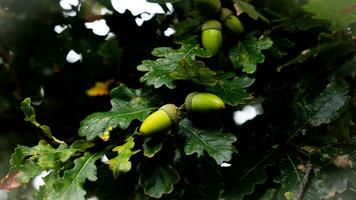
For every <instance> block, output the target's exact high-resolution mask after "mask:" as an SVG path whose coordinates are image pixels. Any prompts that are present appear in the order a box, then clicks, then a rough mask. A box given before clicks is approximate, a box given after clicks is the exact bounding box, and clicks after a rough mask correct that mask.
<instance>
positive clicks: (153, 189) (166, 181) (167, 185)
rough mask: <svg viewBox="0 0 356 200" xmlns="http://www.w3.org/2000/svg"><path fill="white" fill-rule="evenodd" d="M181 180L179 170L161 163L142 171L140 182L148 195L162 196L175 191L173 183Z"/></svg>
mask: <svg viewBox="0 0 356 200" xmlns="http://www.w3.org/2000/svg"><path fill="white" fill-rule="evenodd" d="M178 180H179V174H178V172H177V171H176V170H175V169H173V168H172V167H171V166H164V165H159V166H157V167H155V168H153V169H147V170H144V171H142V173H141V176H140V183H141V185H142V187H143V189H144V192H145V194H146V195H148V196H150V197H154V198H161V197H162V195H163V194H169V193H171V192H172V191H173V185H174V184H175V183H177V182H178Z"/></svg>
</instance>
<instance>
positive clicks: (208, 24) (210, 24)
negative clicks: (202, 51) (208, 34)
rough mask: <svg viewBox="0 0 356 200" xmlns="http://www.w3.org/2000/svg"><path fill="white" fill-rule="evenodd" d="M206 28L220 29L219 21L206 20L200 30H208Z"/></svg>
mask: <svg viewBox="0 0 356 200" xmlns="http://www.w3.org/2000/svg"><path fill="white" fill-rule="evenodd" d="M208 29H217V30H221V29H222V28H221V23H220V22H219V21H217V20H208V21H206V22H205V23H204V24H203V27H202V29H201V30H202V31H205V30H208Z"/></svg>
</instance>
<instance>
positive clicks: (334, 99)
mask: <svg viewBox="0 0 356 200" xmlns="http://www.w3.org/2000/svg"><path fill="white" fill-rule="evenodd" d="M348 92H349V89H348V85H347V83H345V82H343V81H333V82H331V83H329V84H328V85H327V86H326V88H325V89H324V91H323V92H322V93H321V94H320V95H319V96H318V97H317V98H315V99H314V100H313V101H312V102H311V103H310V105H309V107H310V109H311V110H312V113H314V114H313V116H312V117H311V119H310V120H311V121H310V123H311V124H312V125H313V126H319V125H321V124H327V123H330V122H331V121H333V120H334V119H336V118H337V117H338V116H339V113H338V111H339V110H340V109H341V108H342V107H343V106H345V104H346V103H347V102H348V101H349V99H350V96H348V95H347V94H348Z"/></svg>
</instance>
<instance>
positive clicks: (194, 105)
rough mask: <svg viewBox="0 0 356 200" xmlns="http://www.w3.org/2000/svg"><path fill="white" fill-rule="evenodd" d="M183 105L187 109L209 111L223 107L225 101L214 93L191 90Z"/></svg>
mask: <svg viewBox="0 0 356 200" xmlns="http://www.w3.org/2000/svg"><path fill="white" fill-rule="evenodd" d="M184 106H185V109H186V110H187V111H194V112H209V111H217V110H221V109H224V108H225V103H224V101H223V100H222V99H221V98H220V97H218V96H216V95H215V94H211V93H199V92H192V93H190V94H188V95H187V97H186V99H185V102H184Z"/></svg>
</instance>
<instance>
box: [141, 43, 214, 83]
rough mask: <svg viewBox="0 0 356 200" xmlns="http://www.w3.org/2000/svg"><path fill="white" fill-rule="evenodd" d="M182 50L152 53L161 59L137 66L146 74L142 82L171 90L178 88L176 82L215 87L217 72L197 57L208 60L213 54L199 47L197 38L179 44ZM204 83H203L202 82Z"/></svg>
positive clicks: (168, 48)
mask: <svg viewBox="0 0 356 200" xmlns="http://www.w3.org/2000/svg"><path fill="white" fill-rule="evenodd" d="M178 44H180V45H181V47H180V49H173V48H171V47H159V48H155V49H154V50H153V51H152V55H154V56H156V57H160V58H158V59H157V60H144V61H142V64H141V65H139V66H137V70H139V71H142V72H146V73H145V74H144V75H143V76H142V77H141V79H140V80H141V82H146V83H147V84H148V85H153V86H154V87H155V88H159V87H162V86H163V85H165V86H166V87H168V88H169V89H173V88H175V87H176V84H175V82H174V81H175V80H190V81H193V82H195V83H197V84H202V85H213V84H215V79H213V75H215V72H213V71H211V70H210V69H208V68H206V67H205V66H204V63H203V62H201V61H198V60H196V57H202V58H208V57H211V56H212V54H211V53H210V52H209V51H207V50H205V49H203V48H201V47H199V43H198V41H197V39H196V38H195V37H190V38H188V39H186V40H184V41H181V42H179V43H178ZM201 81H203V82H201Z"/></svg>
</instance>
